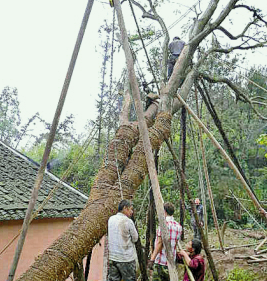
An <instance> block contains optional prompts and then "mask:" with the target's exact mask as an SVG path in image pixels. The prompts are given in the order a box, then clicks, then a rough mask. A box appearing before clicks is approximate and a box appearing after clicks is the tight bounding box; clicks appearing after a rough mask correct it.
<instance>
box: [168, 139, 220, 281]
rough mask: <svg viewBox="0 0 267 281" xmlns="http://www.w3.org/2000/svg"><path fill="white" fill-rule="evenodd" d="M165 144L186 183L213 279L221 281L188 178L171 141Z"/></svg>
mask: <svg viewBox="0 0 267 281" xmlns="http://www.w3.org/2000/svg"><path fill="white" fill-rule="evenodd" d="M165 142H166V144H167V146H168V148H169V150H170V152H171V154H172V157H173V160H174V161H173V162H174V165H175V168H176V169H175V170H176V175H177V176H178V175H179V174H180V175H181V181H183V183H184V187H185V190H186V193H187V197H188V200H189V202H190V205H191V209H192V212H193V215H194V218H195V221H196V225H197V227H198V230H199V231H200V233H201V239H202V243H203V247H204V250H205V252H206V255H207V259H208V261H209V265H210V269H211V272H212V275H213V279H214V281H218V280H219V278H218V273H217V271H216V268H215V264H214V261H213V258H212V255H211V251H210V248H209V244H208V241H207V239H206V236H205V233H204V231H203V229H202V227H201V226H200V221H199V218H198V215H197V210H196V206H195V203H194V200H193V198H192V195H191V192H190V190H189V187H188V184H187V181H186V178H185V174H184V173H183V172H182V171H181V167H180V163H179V160H178V158H177V156H176V154H175V152H174V150H173V147H172V145H171V144H170V142H169V140H165Z"/></svg>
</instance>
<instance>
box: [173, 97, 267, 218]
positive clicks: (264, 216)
mask: <svg viewBox="0 0 267 281" xmlns="http://www.w3.org/2000/svg"><path fill="white" fill-rule="evenodd" d="M177 98H178V99H179V101H180V102H181V103H182V104H183V105H184V106H185V108H186V109H187V111H188V112H189V114H191V115H192V117H193V118H194V119H195V121H196V122H197V123H198V125H200V126H201V128H202V129H203V131H204V132H205V133H206V134H207V136H208V137H209V138H210V139H211V141H212V142H213V144H214V145H215V147H216V148H218V149H219V151H220V153H221V154H222V156H223V158H224V159H225V160H226V161H227V162H228V164H229V166H230V168H231V169H233V171H234V173H235V175H236V176H237V178H238V179H239V180H240V181H241V183H242V185H243V187H244V188H245V190H246V191H247V193H248V195H249V196H250V198H251V199H252V201H253V203H254V205H255V206H256V208H257V209H258V210H259V212H260V214H261V215H262V216H263V218H264V219H265V221H266V223H267V212H266V211H265V210H264V209H263V208H262V207H261V205H260V204H259V202H258V200H257V198H256V197H255V196H254V194H253V192H252V191H251V190H250V187H249V186H248V184H247V183H246V181H245V180H244V178H243V177H242V175H241V174H240V172H239V170H238V169H237V168H236V166H235V164H234V163H233V161H232V160H231V159H230V157H229V156H228V154H227V153H226V152H225V150H224V149H223V148H222V146H221V145H220V144H219V143H218V141H217V140H216V139H215V138H214V136H213V135H212V134H211V133H210V131H209V130H208V129H207V128H206V126H205V125H204V124H203V123H202V122H201V120H200V119H199V118H198V117H197V116H196V114H195V113H194V112H193V110H192V109H191V108H190V107H189V106H188V105H187V103H186V102H185V101H184V100H183V98H182V97H181V96H180V95H179V93H177Z"/></svg>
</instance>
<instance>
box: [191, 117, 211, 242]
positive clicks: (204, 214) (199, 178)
mask: <svg viewBox="0 0 267 281" xmlns="http://www.w3.org/2000/svg"><path fill="white" fill-rule="evenodd" d="M189 124H190V128H191V133H192V140H193V145H194V148H195V153H196V158H197V166H198V181H199V185H200V191H201V200H202V204H203V217H204V230H205V235H206V236H207V237H208V215H207V208H206V196H205V192H204V182H203V174H202V169H201V165H200V159H199V152H198V149H197V145H196V141H195V135H194V131H193V126H192V121H191V118H190V115H189Z"/></svg>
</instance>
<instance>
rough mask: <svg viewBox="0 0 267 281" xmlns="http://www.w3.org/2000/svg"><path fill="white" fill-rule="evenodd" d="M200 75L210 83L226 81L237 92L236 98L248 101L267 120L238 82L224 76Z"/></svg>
mask: <svg viewBox="0 0 267 281" xmlns="http://www.w3.org/2000/svg"><path fill="white" fill-rule="evenodd" d="M200 76H201V77H202V78H203V79H205V80H206V81H208V82H209V83H225V84H227V85H228V86H229V87H230V88H231V89H232V90H233V91H234V92H235V94H236V100H237V101H238V100H241V101H243V102H247V103H249V104H250V106H251V108H252V109H253V110H254V112H255V113H256V114H257V115H258V116H259V117H260V118H261V119H263V120H267V117H265V116H263V115H262V114H260V113H259V112H258V110H257V109H256V108H255V107H254V106H253V102H252V101H251V100H250V98H249V97H247V96H246V95H245V94H244V93H243V90H242V89H240V88H239V87H238V86H237V85H236V84H234V83H233V82H232V81H230V80H229V79H227V78H224V77H212V76H210V75H208V74H204V73H201V74H200Z"/></svg>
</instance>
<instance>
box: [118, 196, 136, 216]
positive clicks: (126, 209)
mask: <svg viewBox="0 0 267 281" xmlns="http://www.w3.org/2000/svg"><path fill="white" fill-rule="evenodd" d="M118 212H120V213H123V214H124V215H126V216H127V217H128V218H130V217H131V216H132V215H133V205H132V204H131V202H130V201H129V200H125V199H124V200H121V202H120V203H119V206H118Z"/></svg>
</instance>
